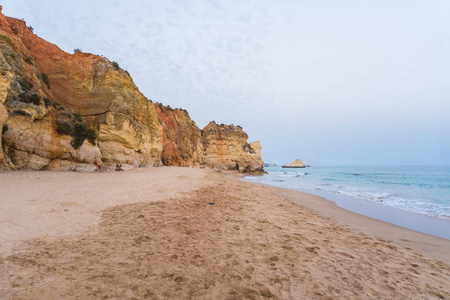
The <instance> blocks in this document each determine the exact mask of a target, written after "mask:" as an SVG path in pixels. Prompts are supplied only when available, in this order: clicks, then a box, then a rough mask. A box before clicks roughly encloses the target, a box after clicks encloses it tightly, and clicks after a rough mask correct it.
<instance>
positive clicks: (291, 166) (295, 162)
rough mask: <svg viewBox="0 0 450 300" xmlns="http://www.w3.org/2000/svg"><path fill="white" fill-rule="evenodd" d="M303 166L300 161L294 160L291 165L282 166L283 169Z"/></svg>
mask: <svg viewBox="0 0 450 300" xmlns="http://www.w3.org/2000/svg"><path fill="white" fill-rule="evenodd" d="M304 167H305V164H304V163H303V162H302V160H301V159H296V160H295V161H294V162H293V163H290V164H287V165H284V166H283V168H304Z"/></svg>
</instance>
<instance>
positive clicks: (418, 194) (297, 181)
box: [245, 166, 450, 238]
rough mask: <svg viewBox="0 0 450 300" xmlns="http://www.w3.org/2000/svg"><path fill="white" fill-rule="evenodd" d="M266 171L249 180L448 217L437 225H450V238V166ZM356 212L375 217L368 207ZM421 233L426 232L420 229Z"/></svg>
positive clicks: (250, 177)
mask: <svg viewBox="0 0 450 300" xmlns="http://www.w3.org/2000/svg"><path fill="white" fill-rule="evenodd" d="M265 171H266V172H268V174H265V175H262V176H247V177H246V178H245V180H248V181H256V182H260V183H264V184H269V185H273V186H277V187H281V188H287V189H293V190H299V191H303V192H308V193H312V194H316V195H319V196H323V197H325V198H328V199H329V200H334V201H336V200H339V199H344V198H346V199H349V200H351V201H353V202H356V203H359V204H360V205H363V206H364V204H367V205H368V206H366V207H369V208H366V211H367V210H372V208H373V207H375V208H376V207H377V206H384V207H388V208H391V209H395V210H397V211H399V212H400V211H404V212H409V213H413V214H416V215H419V216H422V217H423V216H426V217H429V218H434V219H442V222H440V223H436V222H435V223H436V224H438V225H437V226H438V227H439V226H440V227H443V226H444V227H447V226H448V228H440V229H439V230H440V231H442V232H443V234H437V235H438V236H444V237H446V238H450V166H426V167H423V166H420V167H410V166H407V167H405V166H401V167H393V166H390V167H384V166H375V167H314V166H313V167H311V168H301V169H300V168H281V167H267V168H265ZM351 201H350V202H351ZM336 202H337V203H338V205H340V206H343V207H344V208H347V209H350V210H352V207H345V205H341V204H342V203H343V202H342V201H336ZM344 202H345V201H344ZM347 202H348V203H350V202H349V201H347ZM374 204H376V205H374ZM353 206H354V205H353ZM391 211H392V210H391ZM356 212H358V213H362V214H366V215H369V216H371V217H374V216H372V215H370V214H368V213H365V211H364V210H363V211H356ZM394 212H395V211H394ZM375 217H376V216H375ZM379 219H383V218H382V217H381V218H379ZM444 220H445V221H444ZM386 221H389V222H391V223H395V222H392V221H391V220H386ZM398 225H403V224H398ZM403 226H404V227H408V228H411V226H407V225H406V226H405V225H403ZM412 229H415V230H417V229H418V228H412ZM419 231H423V230H420V228H419ZM424 232H425V231H424ZM446 233H448V234H446ZM432 234H433V233H432Z"/></svg>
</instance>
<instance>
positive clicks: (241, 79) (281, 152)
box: [0, 0, 450, 165]
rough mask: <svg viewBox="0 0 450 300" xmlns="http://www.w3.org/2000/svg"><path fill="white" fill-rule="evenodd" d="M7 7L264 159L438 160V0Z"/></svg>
mask: <svg viewBox="0 0 450 300" xmlns="http://www.w3.org/2000/svg"><path fill="white" fill-rule="evenodd" d="M0 4H2V5H3V12H4V14H6V15H9V16H13V17H17V18H24V19H25V20H26V21H27V23H28V24H29V25H31V26H33V27H34V32H35V33H36V34H38V35H39V36H41V37H43V38H45V39H46V40H48V41H50V42H52V43H54V44H57V45H58V46H60V47H61V48H62V49H63V50H65V51H68V52H72V51H73V49H74V48H80V49H81V50H83V51H86V52H92V53H95V54H101V55H104V56H106V57H108V58H109V59H110V60H112V61H117V62H118V63H119V64H120V66H121V67H122V68H124V69H126V70H128V71H129V72H130V74H131V75H132V77H133V79H134V81H135V83H136V84H137V86H138V87H139V89H140V90H141V91H142V92H143V94H144V95H145V96H147V97H148V98H149V99H152V100H153V101H158V102H162V103H164V104H170V106H172V107H182V108H186V109H187V110H188V111H189V113H190V115H191V117H192V118H193V119H194V121H196V122H197V124H198V125H199V127H200V128H202V127H204V126H205V125H206V124H207V123H208V122H209V121H210V120H215V121H216V122H218V123H229V124H239V125H241V126H243V127H244V130H245V131H246V132H247V133H248V134H249V136H250V139H251V140H258V139H259V140H261V143H262V145H263V159H264V161H266V162H277V163H287V162H291V161H293V160H294V159H296V158H301V159H303V160H304V161H305V162H308V163H310V164H312V165H417V164H425V165H429V164H431V165H437V164H447V165H449V164H450V116H449V115H450V85H449V84H448V82H449V78H450V76H449V75H450V18H448V16H449V15H450V1H429V0H427V1H412V0H411V1H200V0H198V1H186V0H183V1H172V0H169V1H167V0H165V1H139V0H137V1H115V0H110V1H92V0H91V1H87V0H78V1H64V0H62V1H44V0H43V1H40V0H35V1H29V0H28V1H25V0H2V1H1V2H0Z"/></svg>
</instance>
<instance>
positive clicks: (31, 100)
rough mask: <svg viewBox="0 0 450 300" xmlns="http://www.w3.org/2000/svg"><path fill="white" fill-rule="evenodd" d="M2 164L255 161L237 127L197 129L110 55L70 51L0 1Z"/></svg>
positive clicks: (91, 167) (253, 147) (248, 165)
mask: <svg viewBox="0 0 450 300" xmlns="http://www.w3.org/2000/svg"><path fill="white" fill-rule="evenodd" d="M0 73H1V78H0V128H2V134H1V136H0V138H1V144H2V147H1V149H0V169H31V170H41V169H55V170H88V171H96V170H98V169H99V168H100V167H102V168H107V169H108V168H111V167H112V166H114V165H115V164H116V163H119V164H122V165H124V166H126V165H128V166H134V167H137V166H159V165H162V164H164V165H173V166H201V165H205V164H206V165H208V166H211V167H218V166H220V167H223V168H228V169H237V170H240V171H241V172H243V171H251V170H252V171H256V170H262V164H263V163H262V160H261V155H260V151H261V145H260V144H259V142H255V143H252V144H248V143H247V135H246V134H245V132H243V130H242V128H240V127H236V126H232V125H217V124H215V123H210V124H209V125H208V126H206V127H205V129H204V130H203V131H202V130H200V129H199V128H198V127H197V125H196V124H195V122H194V121H192V119H191V118H190V117H189V114H188V113H187V112H186V111H185V110H181V109H175V110H174V109H171V108H170V107H168V106H167V107H166V106H163V105H161V104H158V103H153V102H151V101H150V100H148V99H147V98H145V97H144V95H142V93H140V91H139V89H138V88H137V87H136V85H135V84H134V82H133V80H132V78H131V77H130V75H129V74H128V72H126V71H124V70H122V69H121V68H120V67H119V65H118V64H117V63H115V62H110V61H109V60H108V59H106V58H104V57H101V56H97V55H93V54H89V53H83V52H82V51H79V50H75V53H74V54H69V53H66V52H64V51H62V50H61V49H59V48H58V47H57V46H56V45H53V44H51V43H49V42H47V41H45V40H43V39H41V38H39V37H38V36H36V35H35V34H34V33H33V31H32V29H31V28H29V27H27V25H26V23H25V22H24V21H22V20H18V19H14V18H9V17H5V16H4V15H3V14H2V13H1V6H0Z"/></svg>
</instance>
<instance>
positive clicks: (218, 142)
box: [202, 122, 263, 172]
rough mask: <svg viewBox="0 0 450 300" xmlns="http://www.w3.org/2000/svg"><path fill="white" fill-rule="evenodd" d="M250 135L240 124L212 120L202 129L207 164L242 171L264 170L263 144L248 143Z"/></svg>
mask: <svg viewBox="0 0 450 300" xmlns="http://www.w3.org/2000/svg"><path fill="white" fill-rule="evenodd" d="M247 140H248V135H247V134H246V133H245V132H244V131H243V130H242V128H241V127H240V126H234V125H223V124H222V125H218V124H216V123H215V122H210V123H209V124H208V125H207V126H206V127H205V128H204V129H203V130H202V141H203V146H204V148H205V154H206V165H207V166H209V167H213V168H215V167H220V168H225V169H231V170H239V171H240V172H249V171H252V172H263V161H262V159H261V148H262V147H261V144H260V142H259V141H256V142H253V143H251V144H248V143H247Z"/></svg>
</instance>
